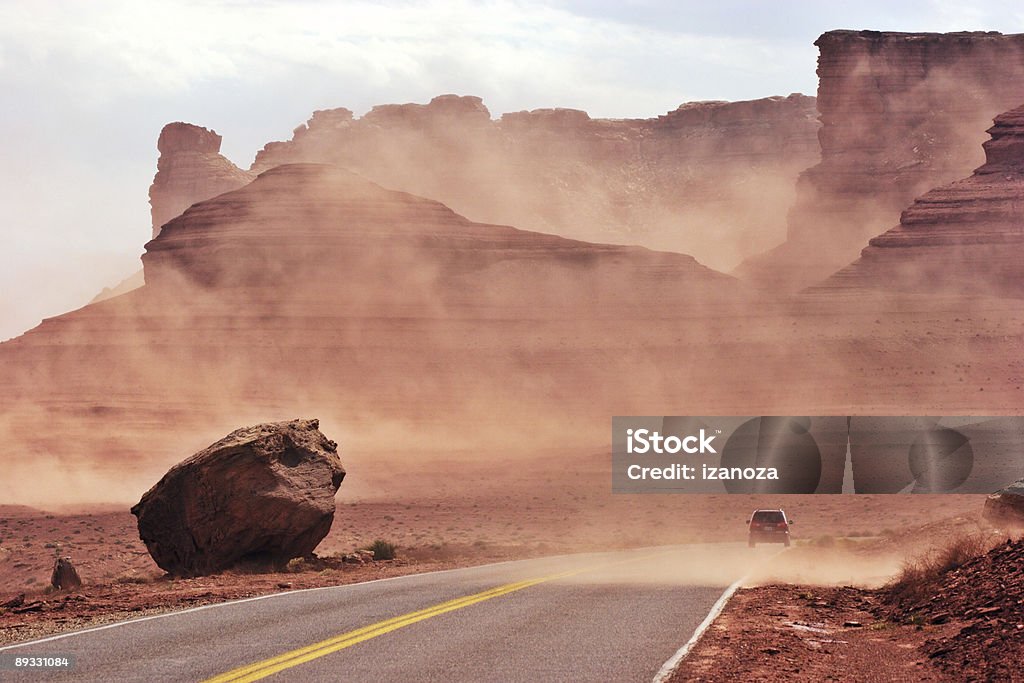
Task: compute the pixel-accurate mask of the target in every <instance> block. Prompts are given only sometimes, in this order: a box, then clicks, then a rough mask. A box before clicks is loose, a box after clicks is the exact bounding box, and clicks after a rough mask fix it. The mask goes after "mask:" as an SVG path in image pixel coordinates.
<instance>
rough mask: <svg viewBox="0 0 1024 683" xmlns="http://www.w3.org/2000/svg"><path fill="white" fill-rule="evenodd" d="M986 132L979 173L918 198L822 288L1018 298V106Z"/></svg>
mask: <svg viewBox="0 0 1024 683" xmlns="http://www.w3.org/2000/svg"><path fill="white" fill-rule="evenodd" d="M988 132H989V134H991V136H992V139H991V140H989V141H988V142H986V143H985V145H984V149H985V154H986V163H985V164H984V165H983V166H981V167H980V168H978V169H977V170H976V171H975V172H974V174H973V175H972V176H970V177H969V178H965V179H963V180H958V181H956V182H953V183H950V184H948V185H944V186H942V187H939V188H936V189H934V190H931V191H930V192H927V193H925V194H924V195H922V196H921V197H919V198H918V199H917V200H916V201H915V202H914V203H913V204H912V205H911V206H910V207H909V208H908V209H907V210H906V211H904V212H903V214H902V216H901V217H900V224H899V225H898V226H896V227H895V228H893V229H891V230H889V231H887V232H885V233H883V234H881V235H879V236H877V237H874V238H872V239H871V240H870V241H869V242H868V247H867V248H866V249H864V251H863V252H862V253H861V257H860V258H859V259H858V260H857V261H855V262H854V263H852V264H851V265H849V266H848V267H846V268H844V269H842V270H840V271H839V272H838V273H836V274H835V275H833V276H832V277H831V278H829V279H828V280H827V281H826V282H825V283H824V288H828V289H861V290H863V289H877V290H883V291H889V292H892V291H896V292H915V293H921V294H929V293H937V294H941V293H948V294H978V295H982V294H988V295H995V296H1009V297H1021V296H1024V207H1022V202H1024V106H1022V107H1018V108H1017V109H1014V110H1012V111H1009V112H1006V113H1004V114H1001V115H999V116H997V117H996V119H995V125H994V126H992V127H991V128H989V130H988Z"/></svg>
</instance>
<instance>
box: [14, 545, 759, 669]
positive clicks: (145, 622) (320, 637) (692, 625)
mask: <svg viewBox="0 0 1024 683" xmlns="http://www.w3.org/2000/svg"><path fill="white" fill-rule="evenodd" d="M716 547H718V548H721V547H722V546H721V545H718V546H716ZM702 549H703V547H702V546H674V547H668V548H655V549H646V550H630V551H622V552H614V553H593V554H585V555H571V556H563V557H555V558H543V559H534V560H521V561H516V562H505V563H501V564H495V565H488V566H483V567H471V568H467V569H457V570H452V571H444V572H433V573H429V574H419V575H415V576H406V577H400V578H394V579H385V580H381V581H373V582H369V583H363V584H354V585H349V586H337V587H329V588H317V589H312V590H303V591H292V592H288V593H280V594H276V595H273V596H267V597H263V598H255V599H248V600H242V601H235V602H230V603H222V604H219V605H212V606H207V607H200V608H195V609H191V610H187V611H183V612H174V613H170V614H165V615H159V616H156V617H144V618H141V619H137V620H134V621H128V622H120V623H118V624H113V625H108V626H103V627H98V628H93V629H84V630H81V631H76V632H72V633H70V634H62V635H59V636H55V637H51V638H48V639H42V640H37V641H31V642H28V643H21V644H17V645H12V646H7V647H4V648H0V664H2V665H4V666H5V667H9V665H10V660H11V659H12V658H13V657H14V656H19V657H49V656H68V655H70V656H73V658H74V663H73V668H72V669H71V670H68V671H55V670H52V669H51V670H36V671H26V670H23V669H22V670H12V669H11V668H2V669H0V680H2V681H105V682H106V681H154V680H166V681H205V680H209V679H213V680H215V681H219V682H223V683H228V682H241V681H254V680H262V679H267V680H274V681H444V682H445V683H451V682H457V681H474V682H476V681H529V682H531V683H534V682H537V681H563V680H572V681H602V682H606V681H651V680H652V678H653V677H654V676H655V675H656V674H657V672H658V670H659V669H660V668H661V666H662V664H663V663H664V662H665V661H666V660H668V659H669V658H670V657H672V655H673V654H674V653H675V652H676V651H677V650H678V649H679V648H680V647H681V646H682V645H683V644H684V643H685V642H686V641H687V640H689V638H690V636H691V635H692V634H693V632H694V630H695V629H696V627H697V626H698V625H699V624H700V623H701V621H703V619H704V618H705V616H706V615H707V614H708V612H709V610H710V609H711V608H712V606H713V605H714V603H715V602H716V600H718V598H719V596H721V594H722V592H723V591H724V590H725V588H726V587H727V586H728V585H729V584H730V583H732V582H733V581H735V580H737V579H738V578H739V577H740V574H741V573H742V572H743V567H739V566H732V567H731V566H721V567H719V568H716V569H715V571H714V572H713V574H714V575H715V577H716V578H714V579H713V580H710V581H709V580H707V579H702V580H701V583H709V584H711V585H692V582H687V581H685V580H682V579H680V580H673V576H674V575H675V568H677V567H678V568H679V569H680V575H682V574H685V573H686V567H687V566H688V565H690V564H692V563H695V562H701V561H705V560H703V559H701V557H702V555H703V551H702Z"/></svg>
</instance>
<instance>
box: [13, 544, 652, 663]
mask: <svg viewBox="0 0 1024 683" xmlns="http://www.w3.org/2000/svg"><path fill="white" fill-rule="evenodd" d="M665 547H668V548H671V547H672V546H652V547H651V549H654V548H659V549H660V548H665ZM647 549H648V548H631V549H629V550H627V551H626V552H639V551H642V550H647ZM577 554H578V555H592V554H594V553H569V554H567V555H552V556H549V557H531V558H525V559H522V560H503V561H501V562H491V563H489V564H476V565H473V566H470V567H455V568H453V569H440V570H438V571H434V572H418V573H416V574H403V575H401V576H388V577H386V578H383V579H371V580H370V581H357V582H355V583H344V584H339V585H336V586H316V587H314V588H297V589H296V590H291V591H281V592H278V593H267V594H266V595H256V596H253V597H251V598H240V599H238V600H226V601H224V602H213V603H210V604H208V605H200V606H199V607H189V608H188V609H183V610H175V611H172V612H162V613H160V614H151V615H149V616H146V617H136V618H135V619H126V620H124V621H115V622H113V623H110V624H104V625H103V626H92V627H89V628H83V629H79V630H76V631H68V632H66V633H57V634H55V635H52V636H49V637H46V638H39V639H37V640H27V641H25V642H23V643H14V644H12V645H4V646H3V647H0V652H3V651H5V650H14V649H16V648H19V647H28V646H30V645H41V644H43V643H49V642H52V641H54V640H63V639H64V638H72V637H74V636H80V635H84V634H86V633H95V632H96V631H106V630H107V629H110V628H117V627H118V626H127V625H128V624H138V623H141V622H143V621H152V620H153V619H164V618H166V617H176V616H179V615H181V614H190V613H192V612H200V611H202V610H205V609H213V608H214V607H227V606H228V605H240V604H242V603H245V602H255V601H257V600H266V599H268V598H279V597H281V596H284V595H297V594H299V593H311V592H313V591H323V590H332V589H339V588H341V589H344V588H349V589H351V588H355V587H357V586H369V585H370V584H374V583H382V582H384V581H398V580H399V579H411V578H413V577H416V576H436V575H438V574H447V573H449V572H459V571H466V570H472V569H484V568H487V567H498V566H501V565H503V564H515V563H518V562H532V561H535V560H554V559H560V558H564V557H573V556H574V555H577Z"/></svg>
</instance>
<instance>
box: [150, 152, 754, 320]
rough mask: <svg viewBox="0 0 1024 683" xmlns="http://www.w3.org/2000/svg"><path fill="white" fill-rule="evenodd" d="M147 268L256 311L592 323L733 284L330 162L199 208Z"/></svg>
mask: <svg viewBox="0 0 1024 683" xmlns="http://www.w3.org/2000/svg"><path fill="white" fill-rule="evenodd" d="M143 264H144V269H145V274H146V282H147V283H148V285H150V286H152V287H153V290H154V291H165V292H174V291H175V289H176V288H177V287H178V286H179V285H180V284H181V283H186V284H187V285H190V286H194V287H199V288H200V289H201V290H203V291H206V292H211V293H213V294H214V295H215V296H217V297H222V298H223V297H227V298H233V297H242V298H243V299H245V300H248V301H250V302H252V303H253V304H254V305H263V304H264V303H265V302H266V300H267V298H269V299H270V300H273V301H275V302H276V301H280V300H281V299H282V298H287V297H296V303H297V304H300V303H301V304H302V305H308V304H309V303H310V302H319V303H323V304H324V305H327V306H329V307H331V309H332V310H334V311H336V312H337V311H347V312H349V313H351V312H353V311H354V310H363V309H364V308H365V307H372V308H373V311H374V313H375V314H376V315H395V314H397V313H398V312H399V311H406V312H409V313H416V312H422V311H432V312H433V314H439V315H445V316H449V315H451V316H456V317H459V316H465V315H470V316H473V317H476V316H479V315H484V316H486V315H488V314H489V312H496V314H499V315H505V314H507V313H508V312H509V311H510V310H513V309H516V310H524V311H525V310H529V311H530V314H531V315H532V316H537V315H548V314H550V315H562V314H564V313H565V312H567V311H568V312H571V314H572V315H573V316H584V317H590V316H593V315H603V314H607V313H609V312H610V311H611V310H620V309H622V308H623V307H631V306H642V307H650V306H659V305H666V306H668V305H672V304H681V303H683V302H684V301H688V302H689V305H690V306H700V305H701V304H700V303H699V302H696V301H692V300H691V299H692V298H693V296H694V294H695V293H696V292H697V290H700V289H703V288H714V287H726V288H728V287H729V286H730V285H734V284H735V283H734V281H733V280H732V278H729V277H728V276H725V275H722V274H719V273H716V272H715V271H712V270H709V269H708V268H705V267H704V266H701V265H700V264H699V263H697V261H695V260H694V259H693V258H692V257H689V256H685V255H683V254H673V253H665V252H652V251H648V250H647V249H643V248H639V247H627V246H616V245H605V244H594V243H587V242H580V241H576V240H569V239H565V238H562V237H557V236H555V235H548V234H543V233H536V232H528V231H524V230H518V229H516V228H512V227H508V226H501V225H487V224H479V223H474V222H472V221H469V220H468V219H466V218H464V217H462V216H460V215H458V214H456V213H455V212H454V211H452V210H451V209H449V208H448V207H446V206H445V205H443V204H441V203H440V202H436V201H433V200H429V199H424V198H422V197H416V196H414V195H410V194H407V193H404V192H399V191H396V190H388V189H385V188H383V187H381V186H379V185H377V184H375V183H371V182H369V181H368V180H366V179H364V178H362V177H361V176H358V175H356V174H355V173H352V172H351V171H348V170H346V169H342V168H339V167H336V166H330V165H326V164H285V165H282V166H276V167H274V168H272V169H271V170H269V171H265V172H263V173H262V174H260V176H259V177H258V178H257V179H256V180H255V181H254V182H252V183H250V184H249V185H247V186H246V187H244V188H241V189H239V190H236V191H234V192H229V193H226V194H223V195H220V196H218V197H216V198H214V199H212V200H209V201H206V202H200V203H199V204H196V205H194V206H192V207H191V208H189V209H188V210H187V211H185V212H184V213H183V214H182V215H181V216H179V217H178V218H175V219H173V220H171V221H170V222H168V223H166V224H165V225H164V227H163V230H162V231H161V233H160V235H158V236H157V237H156V238H155V239H154V240H152V241H151V242H149V243H148V244H147V245H146V253H145V254H144V255H143ZM624 284H629V285H631V286H624ZM265 297H266V298H265Z"/></svg>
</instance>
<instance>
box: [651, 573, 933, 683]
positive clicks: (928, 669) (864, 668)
mask: <svg viewBox="0 0 1024 683" xmlns="http://www.w3.org/2000/svg"><path fill="white" fill-rule="evenodd" d="M878 607H879V605H878V604H877V598H876V596H875V595H874V593H872V592H871V591H865V590H860V589H855V588H849V587H843V588H831V587H820V586H814V587H810V586H794V585H766V586H758V587H754V588H745V589H741V590H739V591H737V592H736V594H735V595H734V596H733V597H732V599H731V600H730V601H729V603H728V605H726V607H725V609H724V610H723V612H722V614H721V615H720V616H719V617H718V619H716V620H715V622H714V623H713V624H712V625H711V627H710V628H709V629H708V630H707V631H706V632H705V633H704V636H703V637H702V638H701V639H700V641H699V642H698V643H697V644H696V645H695V646H694V647H693V649H692V650H691V651H690V653H689V654H688V655H687V657H686V658H685V659H683V661H682V662H681V663H680V665H679V666H678V667H677V668H676V670H675V672H674V674H673V676H672V677H671V678H670V679H669V680H670V681H672V682H674V683H682V682H683V681H733V680H743V681H796V680H800V681H807V680H818V681H879V680H908V681H910V680H913V681H946V680H951V679H949V678H947V677H946V676H945V675H944V674H943V673H942V672H941V671H939V670H938V669H937V668H935V667H934V666H933V664H932V663H931V661H930V660H929V658H928V657H927V656H926V655H924V654H923V653H922V651H921V649H920V648H921V645H922V644H923V643H924V641H925V640H927V639H929V638H936V637H941V636H943V635H946V634H945V633H944V632H943V631H944V629H948V628H949V626H948V625H945V626H943V625H922V626H918V625H900V624H894V623H892V622H890V621H887V620H884V619H879V618H878V617H877V616H875V615H876V614H878V613H879V609H878Z"/></svg>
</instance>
